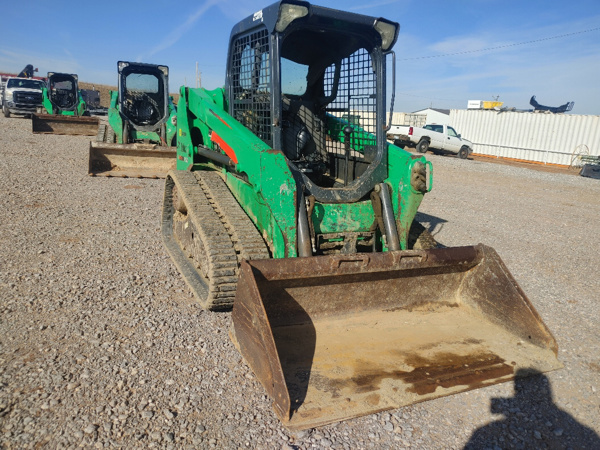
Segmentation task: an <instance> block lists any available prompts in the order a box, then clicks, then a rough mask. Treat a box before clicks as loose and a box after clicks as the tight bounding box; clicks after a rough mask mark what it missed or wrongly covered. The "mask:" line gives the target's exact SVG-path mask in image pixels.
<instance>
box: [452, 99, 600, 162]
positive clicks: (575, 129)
mask: <svg viewBox="0 0 600 450" xmlns="http://www.w3.org/2000/svg"><path fill="white" fill-rule="evenodd" d="M450 123H451V124H452V126H453V127H454V129H456V130H458V131H459V132H460V133H461V134H462V135H463V136H464V137H465V138H467V139H469V140H470V141H471V142H473V153H479V154H481V155H488V156H496V157H498V158H512V159H522V160H526V161H535V162H540V163H543V164H559V165H564V166H569V165H571V163H572V161H573V159H574V158H575V157H576V156H577V155H578V154H589V155H592V156H597V155H599V154H600V116H583V115H575V114H552V113H534V112H512V111H503V112H498V111H492V110H479V111H474V110H470V111H468V110H456V109H453V110H451V111H450Z"/></svg>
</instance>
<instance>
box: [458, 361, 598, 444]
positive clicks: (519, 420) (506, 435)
mask: <svg viewBox="0 0 600 450" xmlns="http://www.w3.org/2000/svg"><path fill="white" fill-rule="evenodd" d="M530 374H532V372H531V370H523V369H519V370H518V371H517V373H516V377H517V378H516V379H515V395H514V397H510V398H492V400H491V405H490V409H491V412H492V413H493V414H503V415H504V416H505V418H504V419H501V420H498V421H496V422H492V423H490V424H488V425H485V426H483V427H481V428H479V429H477V430H475V432H474V433H473V435H472V436H471V439H470V440H469V442H468V443H467V445H466V446H465V450H475V449H477V450H480V449H506V448H515V449H531V448H535V449H538V448H539V449H600V436H598V434H597V433H596V432H595V431H594V430H592V429H591V428H588V427H586V426H585V425H582V424H581V423H579V422H577V420H576V419H575V418H574V417H573V416H571V415H570V414H569V413H567V412H565V411H563V410H562V409H560V408H558V407H557V406H556V405H555V404H554V402H553V400H552V390H551V387H550V380H548V377H546V376H545V375H543V374H541V373H538V372H533V374H534V375H535V376H531V377H528V378H523V377H526V376H528V375H530Z"/></svg>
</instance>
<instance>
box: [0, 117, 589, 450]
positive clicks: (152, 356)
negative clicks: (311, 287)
mask: <svg viewBox="0 0 600 450" xmlns="http://www.w3.org/2000/svg"><path fill="white" fill-rule="evenodd" d="M87 152H88V139H87V138H84V137H69V136H53V135H48V136H45V135H33V134H31V123H30V121H29V120H28V119H23V118H11V119H5V118H4V117H0V190H1V192H2V194H3V195H2V196H1V197H0V204H1V205H2V210H3V213H2V221H1V222H0V261H1V263H0V448H6V449H13V448H14V449H21V448H42V447H44V448H46V447H47V448H75V447H82V448H104V447H106V448H153V447H154V448H227V449H229V448H236V449H237V448H261V449H271V448H273V449H296V448H298V449H308V448H336V449H361V448H374V449H389V448H409V447H410V448H425V449H439V448H453V449H454V448H456V449H458V448H465V447H466V448H473V449H479V448H494V449H497V448H500V449H504V448H553V449H554V448H557V449H558V448H574V449H577V448H589V449H592V448H600V438H599V437H598V433H599V432H600V395H599V393H598V391H599V390H600V333H599V332H598V330H599V326H600V314H599V313H598V308H599V304H598V302H599V295H598V293H599V292H600V280H599V277H598V263H599V260H600V258H599V256H598V255H600V242H599V240H598V229H599V226H598V220H599V218H600V182H599V181H598V180H591V179H585V178H581V177H577V176H572V175H569V174H562V173H553V172H542V171H538V170H531V169H529V168H524V167H515V166H510V165H503V164H491V163H489V162H486V161H480V160H467V161H463V160H459V159H458V158H452V157H443V156H436V155H427V156H428V158H430V159H431V160H432V162H433V165H434V180H435V181H434V188H433V191H432V192H431V193H429V194H428V195H427V196H426V199H425V200H424V202H423V205H422V207H421V212H420V214H419V219H420V220H421V221H422V222H423V223H425V224H426V225H428V226H429V227H430V229H431V231H432V232H433V234H434V235H435V237H436V238H437V240H438V241H439V242H440V243H442V244H443V245H445V246H458V245H468V244H474V243H478V242H483V243H485V244H487V245H490V246H492V247H494V248H495V249H496V251H497V252H498V253H499V254H500V256H501V257H502V258H503V260H504V262H505V263H506V265H507V266H508V268H509V269H510V270H511V272H512V274H513V275H514V277H515V278H516V279H517V281H518V282H519V284H520V285H521V287H522V288H523V290H524V291H525V292H526V293H527V295H528V296H529V299H530V300H531V302H532V303H533V305H534V306H535V308H536V309H537V311H538V312H539V314H540V315H541V317H542V318H543V320H544V321H545V323H546V324H547V325H548V327H549V328H550V330H551V331H552V332H553V333H554V335H555V337H556V339H557V341H558V345H559V352H558V356H559V359H560V360H561V362H562V363H563V364H564V366H565V367H564V369H561V370H558V371H555V372H551V373H548V374H545V375H541V376H536V377H532V378H528V379H523V380H521V381H519V382H516V383H504V384H502V385H496V386H491V387H487V388H483V389H479V390H475V391H470V392H467V393H462V394H458V395H453V396H450V397H445V398H441V399H437V400H433V401H429V402H425V403H420V404H417V405H413V406H409V407H405V408H401V409H398V410H392V411H385V412H381V413H378V414H373V415H369V416H366V417H361V418H357V419H353V420H348V421H345V422H342V423H338V424H334V425H329V426H326V427H322V428H319V429H313V430H308V431H304V432H298V433H292V432H289V431H287V430H286V429H285V428H283V427H282V426H281V424H280V423H279V422H278V420H277V419H276V418H275V416H274V414H273V412H272V410H271V401H270V400H269V399H268V397H267V396H266V395H265V392H264V390H263V389H262V387H261V385H260V384H259V383H258V382H257V381H256V379H255V377H254V375H253V374H252V372H251V371H250V369H249V368H248V366H247V365H246V364H245V363H244V361H243V360H242V358H241V357H240V356H239V354H238V353H237V351H236V350H235V348H234V346H233V345H232V344H231V342H230V340H229V338H228V333H227V331H228V329H229V326H230V320H231V315H230V313H218V314H217V313H208V312H204V311H202V310H200V309H199V308H198V307H197V306H196V304H195V303H194V302H193V298H192V297H191V295H190V293H189V291H188V288H187V286H186V285H185V283H184V282H183V281H182V279H181V277H180V276H179V274H178V273H177V271H176V270H175V267H174V265H173V264H172V263H171V260H170V259H169V257H168V256H167V254H166V251H165V250H164V248H163V245H162V242H161V238H160V233H159V223H160V220H159V217H160V209H161V204H162V195H163V182H162V181H161V180H138V179H136V180H131V179H107V178H91V177H88V176H87Z"/></svg>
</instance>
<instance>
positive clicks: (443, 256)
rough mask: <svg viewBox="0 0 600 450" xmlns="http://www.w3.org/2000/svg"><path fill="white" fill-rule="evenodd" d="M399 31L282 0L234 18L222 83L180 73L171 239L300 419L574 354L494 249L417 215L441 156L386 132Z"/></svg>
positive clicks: (245, 350) (167, 231)
mask: <svg viewBox="0 0 600 450" xmlns="http://www.w3.org/2000/svg"><path fill="white" fill-rule="evenodd" d="M398 30H399V25H398V24H397V23H395V22H391V21H389V20H386V19H383V18H375V17H368V16H363V15H358V14H353V13H348V12H343V11H337V10H332V9H328V8H322V7H318V6H314V5H311V4H309V3H307V2H303V1H293V0H284V1H280V2H278V3H276V4H273V5H271V6H269V7H267V8H264V9H263V10H261V11H258V12H256V13H255V14H254V15H253V16H250V17H248V18H247V19H245V20H243V21H242V22H240V23H239V24H237V25H236V26H235V27H234V29H233V31H232V33H231V37H230V42H229V52H228V59H227V78H226V84H225V88H224V89H216V90H214V91H207V90H204V89H190V88H185V87H184V88H182V89H181V94H180V101H179V103H178V113H177V127H178V142H177V169H178V170H175V171H171V172H169V174H168V176H167V179H166V184H165V199H164V207H163V223H162V232H163V239H164V242H165V245H166V247H167V249H168V251H169V253H170V255H171V257H172V258H173V260H174V262H175V264H176V265H177V267H178V269H179V271H180V272H181V273H182V275H183V277H184V278H185V279H186V281H187V283H188V285H189V286H190V288H191V289H192V291H193V292H194V294H195V296H196V298H197V300H198V301H199V302H200V304H201V305H202V306H203V307H204V308H206V309H211V310H222V309H228V308H231V307H232V306H233V313H232V318H233V328H232V331H231V337H232V339H233V341H234V343H235V344H236V346H237V348H238V349H239V351H240V352H241V354H242V355H243V357H244V358H245V360H246V361H247V363H248V364H249V366H250V367H251V369H252V370H253V372H254V373H255V375H256V376H257V378H258V379H259V380H260V382H261V383H262V385H263V386H264V389H265V390H266V392H267V393H268V394H269V395H270V396H271V398H272V399H273V408H274V411H275V413H276V414H277V416H278V417H279V418H280V419H281V421H282V422H283V424H284V425H285V426H287V427H289V428H291V429H303V428H310V427H314V426H318V425H323V424H326V423H330V422H334V421H339V420H343V419H347V418H351V417H356V416H360V415H364V414H369V413H373V412H378V411H382V410H386V409H390V408H397V407H399V406H402V405H408V404H411V403H415V402H420V401H424V400H428V399H432V398H436V397H440V396H444V395H449V394H452V393H456V392H460V391H465V390H469V389H475V388H478V387H483V386H487V385H490V384H493V383H498V382H503V381H507V380H510V379H512V378H514V376H515V374H516V373H517V370H519V369H526V370H532V371H537V372H544V371H548V370H553V369H556V368H559V367H561V365H560V363H559V362H558V360H557V359H556V355H557V344H556V342H555V340H554V338H553V336H552V334H551V333H550V331H549V330H548V329H547V328H546V326H545V325H544V323H543V322H542V320H541V319H540V317H539V315H538V314H537V313H536V311H535V309H534V308H533V306H532V305H531V303H530V302H529V300H528V299H527V297H526V296H525V294H524V293H523V292H522V291H521V289H520V288H519V286H518V285H517V283H516V282H515V280H514V279H513V277H512V276H511V274H510V272H509V271H508V269H507V268H506V266H505V265H504V264H503V263H502V261H501V259H500V258H499V256H498V255H497V254H496V252H495V251H494V250H493V249H491V248H489V247H486V246H484V245H481V244H479V245H477V246H469V247H459V248H432V247H435V241H433V240H432V239H431V236H430V235H428V233H427V232H426V231H423V229H422V228H421V229H419V228H418V227H417V226H416V225H415V224H414V218H415V214H416V212H417V208H418V207H419V204H420V202H421V200H422V198H423V195H424V194H425V193H426V192H427V191H428V190H429V189H431V182H432V178H431V177H432V173H431V164H430V163H429V162H428V161H427V160H426V159H425V158H424V157H423V156H422V155H411V154H410V153H408V152H406V151H404V150H402V149H400V148H398V147H395V146H393V145H388V143H387V142H386V130H387V129H388V128H389V124H386V121H385V116H386V95H387V93H388V91H387V88H386V75H387V69H388V63H389V62H392V63H393V62H394V57H393V53H392V50H391V49H392V47H393V45H394V43H395V42H396V39H397V35H398ZM393 68H394V65H393V64H392V69H393ZM391 79H392V80H394V79H395V73H394V70H392V74H391ZM391 95H392V96H393V87H392V90H391ZM392 104H393V100H392ZM390 117H391V114H390ZM425 237H429V239H424V238H425Z"/></svg>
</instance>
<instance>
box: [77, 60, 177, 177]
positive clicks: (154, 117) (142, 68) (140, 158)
mask: <svg viewBox="0 0 600 450" xmlns="http://www.w3.org/2000/svg"><path fill="white" fill-rule="evenodd" d="M117 68H118V71H119V82H118V84H119V87H118V91H111V92H110V106H109V108H108V125H106V124H100V126H99V127H98V134H97V137H96V141H95V142H91V143H90V154H89V174H90V175H94V176H109V177H110V176H115V177H136V178H164V177H165V176H166V174H167V172H168V171H169V170H170V169H173V168H175V157H176V150H175V143H176V124H177V111H176V109H175V105H174V104H173V99H172V98H171V97H170V96H169V68H168V67H167V66H160V65H155V64H145V63H133V62H126V61H119V62H118V63H117Z"/></svg>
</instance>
